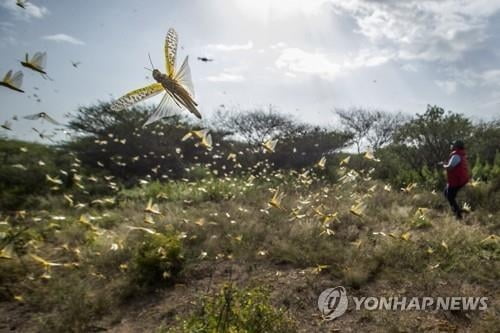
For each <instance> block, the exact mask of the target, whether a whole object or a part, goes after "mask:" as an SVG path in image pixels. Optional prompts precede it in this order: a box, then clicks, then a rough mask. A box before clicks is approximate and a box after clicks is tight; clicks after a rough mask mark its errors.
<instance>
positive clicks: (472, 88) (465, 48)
mask: <svg viewBox="0 0 500 333" xmlns="http://www.w3.org/2000/svg"><path fill="white" fill-rule="evenodd" d="M170 27H174V28H175V29H176V30H177V32H178V33H179V38H180V46H182V48H180V49H179V53H178V62H179V63H180V61H179V59H180V60H182V58H183V57H184V56H185V55H189V56H190V64H191V70H192V74H193V81H194V86H195V92H196V99H197V101H198V103H199V104H200V110H201V112H202V114H203V115H204V116H205V117H207V118H208V117H209V116H210V114H212V113H213V112H214V110H216V109H217V108H218V107H219V106H220V105H221V104H223V105H225V107H229V108H230V107H241V108H243V109H245V108H254V107H259V106H266V105H268V104H273V105H275V106H276V107H277V108H278V110H280V112H285V113H290V114H293V115H294V116H296V117H297V118H299V119H301V120H304V121H308V122H311V123H321V124H328V125H335V124H336V122H337V121H336V119H335V117H334V116H333V112H332V110H334V109H335V108H337V107H349V106H363V107H367V108H379V109H384V110H387V111H402V112H405V113H409V114H414V113H417V112H423V111H425V107H426V105H427V104H437V105H439V106H442V107H444V108H445V109H451V110H453V111H456V112H461V113H464V114H466V115H468V116H471V117H473V118H474V119H480V118H487V119H489V118H491V117H498V115H499V109H500V89H499V88H500V61H499V60H500V35H499V34H498V33H497V32H498V31H500V0H475V1H463V0H407V1H397V0H335V1H334V0H307V1H298V0H192V1H187V0H178V1H177V0H169V1H166V0H163V1H153V0H151V1H149V0H148V1H131V0H120V1H118V0H107V1H102V0H101V1H97V0H85V1H83V0H80V1H77V0H74V1H55V0H32V1H30V2H29V3H28V5H27V8H26V9H25V10H23V9H21V8H19V7H17V6H16V5H15V0H0V54H1V55H2V56H1V59H0V75H3V74H4V73H5V72H7V71H8V70H9V69H14V70H17V69H21V67H20V65H19V63H18V62H17V60H18V59H21V58H22V57H23V56H24V53H25V52H29V53H30V54H32V53H34V52H36V51H46V52H47V53H48V61H47V71H48V73H49V75H50V76H51V77H52V78H53V79H54V81H49V80H44V79H43V78H42V77H41V76H40V75H39V74H37V73H32V72H29V71H28V70H26V69H23V72H24V74H25V76H24V82H23V88H24V89H25V90H26V93H25V94H19V93H16V92H11V91H9V90H7V89H1V90H0V101H1V104H0V107H1V109H0V122H3V121H5V120H7V119H10V118H11V117H12V116H14V115H18V116H20V117H22V116H24V115H28V114H33V113H37V112H41V111H44V112H47V113H49V114H50V115H52V116H53V117H54V118H56V119H58V120H59V121H61V122H65V121H66V119H65V118H64V114H66V113H68V112H73V111H74V110H75V109H76V108H77V107H78V106H80V105H88V104H92V103H95V102H96V101H98V100H110V99H111V98H112V97H114V98H117V97H119V96H121V95H122V94H123V93H125V92H127V91H130V90H132V89H136V88H139V87H141V86H144V85H146V84H148V83H151V82H152V79H151V78H146V77H148V76H150V75H149V73H148V72H147V71H146V70H145V69H144V66H149V61H148V57H147V55H148V52H149V53H151V56H152V58H153V62H154V64H155V66H156V67H158V68H160V69H162V68H163V62H164V58H163V40H164V37H165V34H166V32H167V30H168V28H170ZM198 56H207V57H210V58H213V59H214V61H213V62H210V63H203V62H200V61H197V60H196V58H197V57H198ZM71 61H80V62H81V65H80V66H79V68H76V69H75V68H73V66H72V65H71ZM35 87H36V88H38V90H36V89H35ZM0 88H3V87H0ZM34 93H35V94H37V95H38V96H39V98H40V99H41V102H36V98H34V97H33V96H32V95H33V94H34ZM28 96H31V97H30V98H28ZM157 102H158V99H152V100H150V101H149V103H157ZM33 126H35V127H37V128H40V129H47V130H49V129H50V128H51V126H50V125H48V124H39V123H34V122H30V121H27V120H22V121H19V122H14V132H13V133H11V134H10V135H11V136H14V137H17V138H24V139H36V134H35V133H33V132H32V131H31V127H33Z"/></svg>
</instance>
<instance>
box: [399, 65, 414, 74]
mask: <svg viewBox="0 0 500 333" xmlns="http://www.w3.org/2000/svg"><path fill="white" fill-rule="evenodd" d="M401 69H402V70H404V71H407V72H412V73H416V72H417V71H418V67H417V66H416V65H414V64H404V65H403V66H401Z"/></svg>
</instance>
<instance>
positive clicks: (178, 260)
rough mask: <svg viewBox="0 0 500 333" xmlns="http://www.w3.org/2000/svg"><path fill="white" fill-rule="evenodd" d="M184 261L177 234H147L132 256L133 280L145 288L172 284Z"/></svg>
mask: <svg viewBox="0 0 500 333" xmlns="http://www.w3.org/2000/svg"><path fill="white" fill-rule="evenodd" d="M183 262H184V257H183V254H182V246H181V242H180V240H179V238H178V237H177V235H176V234H173V233H172V234H154V235H147V236H146V237H145V239H144V240H143V241H142V242H141V244H140V245H139V246H138V247H137V248H136V250H135V253H134V255H133V257H132V262H131V267H130V274H131V277H132V282H133V283H135V284H137V285H138V286H140V287H145V288H154V287H159V286H168V285H171V284H172V283H173V282H174V281H175V279H176V278H177V276H178V274H179V273H180V271H181V269H182V267H183Z"/></svg>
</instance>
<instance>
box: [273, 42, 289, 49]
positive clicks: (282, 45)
mask: <svg viewBox="0 0 500 333" xmlns="http://www.w3.org/2000/svg"><path fill="white" fill-rule="evenodd" d="M286 46H287V45H286V43H285V42H278V43H276V44H273V45H271V46H270V48H271V49H273V50H274V49H282V48H285V47H286Z"/></svg>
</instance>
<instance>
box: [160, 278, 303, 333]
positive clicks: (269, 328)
mask: <svg viewBox="0 0 500 333" xmlns="http://www.w3.org/2000/svg"><path fill="white" fill-rule="evenodd" d="M296 331H297V328H296V325H295V323H294V322H293V321H292V320H291V319H290V318H288V317H287V315H286V313H285V311H284V310H282V309H277V308H275V307H274V306H273V305H272V304H271V303H270V301H269V293H268V292H267V291H266V290H264V289H263V288H253V289H243V290H238V289H235V288H234V287H233V286H232V285H226V286H225V287H224V288H223V289H222V291H220V292H219V293H217V294H216V295H215V296H213V297H207V298H205V299H204V300H203V304H202V306H201V308H200V309H199V311H198V312H196V313H193V314H192V315H191V317H190V318H188V319H186V320H184V321H183V322H182V324H181V325H180V326H178V327H176V328H173V329H171V330H169V332H200V333H201V332H207V333H208V332H220V333H225V332H240V333H245V332H247V333H260V332H268V333H279V332H283V333H284V332H286V333H289V332H296Z"/></svg>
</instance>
